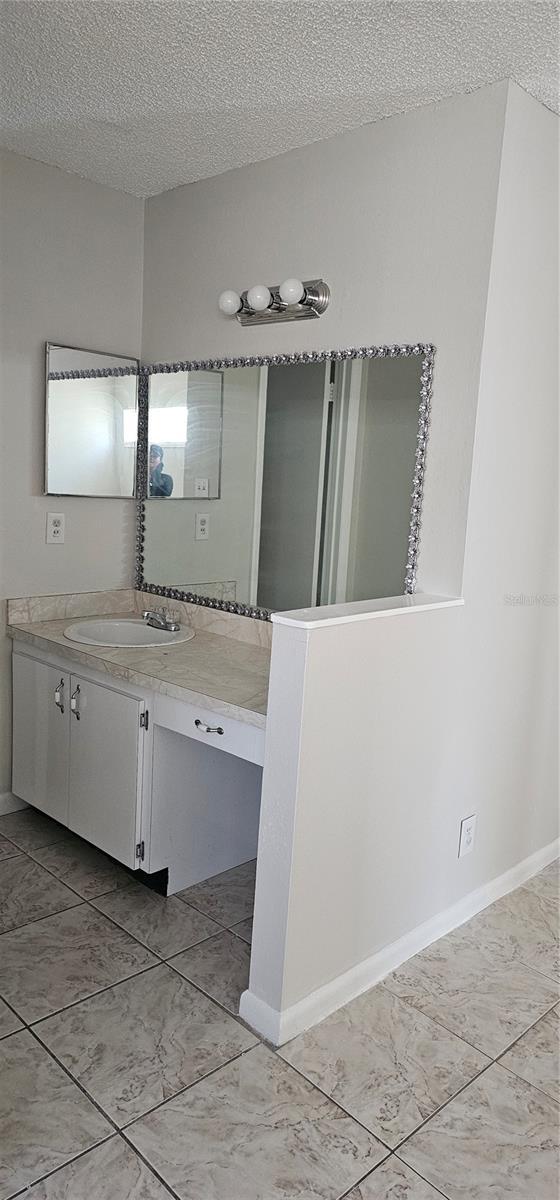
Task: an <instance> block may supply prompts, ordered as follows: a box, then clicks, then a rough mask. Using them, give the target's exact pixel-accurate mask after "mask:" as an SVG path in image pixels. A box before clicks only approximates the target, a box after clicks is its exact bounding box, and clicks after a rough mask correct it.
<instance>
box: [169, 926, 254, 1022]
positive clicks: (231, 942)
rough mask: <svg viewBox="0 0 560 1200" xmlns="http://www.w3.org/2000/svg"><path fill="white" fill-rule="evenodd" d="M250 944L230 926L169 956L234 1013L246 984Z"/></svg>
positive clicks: (195, 981) (187, 977)
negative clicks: (198, 943)
mask: <svg viewBox="0 0 560 1200" xmlns="http://www.w3.org/2000/svg"><path fill="white" fill-rule="evenodd" d="M250 961H251V947H250V946H248V945H247V943H246V942H244V941H243V940H242V938H238V937H235V936H234V934H233V933H231V932H230V931H229V930H225V931H224V932H223V933H220V934H218V936H217V937H213V938H210V939H209V941H207V942H201V944H200V945H199V946H193V948H192V950H185V952H184V953H183V954H178V955H177V957H176V958H172V959H171V961H170V965H171V966H172V967H174V968H175V970H176V971H179V972H180V973H181V975H184V976H185V979H190V980H191V981H192V983H195V984H196V986H197V987H199V988H202V991H203V992H207V993H208V995H209V996H211V997H212V999H213V1000H217V1001H218V1003H219V1004H223V1005H224V1008H228V1009H229V1011H230V1012H232V1013H235V1015H236V1016H237V1014H238V1012H239V1000H240V998H241V993H242V992H244V991H245V989H246V988H247V987H248V986H249V964H250Z"/></svg>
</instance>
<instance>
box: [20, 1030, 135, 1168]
mask: <svg viewBox="0 0 560 1200" xmlns="http://www.w3.org/2000/svg"><path fill="white" fill-rule="evenodd" d="M27 1032H28V1033H30V1034H31V1037H32V1038H34V1039H35V1041H36V1042H37V1045H38V1046H40V1047H41V1049H42V1050H44V1051H45V1054H48V1055H49V1057H50V1058H52V1060H53V1062H55V1063H56V1064H57V1066H59V1067H60V1069H61V1071H64V1074H65V1075H66V1076H67V1077H68V1079H69V1080H70V1081H71V1082H72V1083H73V1084H74V1085H75V1086H76V1087H77V1088H79V1090H80V1092H81V1093H82V1095H83V1096H85V1097H86V1100H89V1102H90V1104H93V1107H94V1108H96V1109H97V1111H98V1113H100V1115H101V1116H102V1117H104V1119H105V1120H106V1121H107V1122H108V1123H109V1125H111V1126H112V1128H113V1130H114V1132H115V1133H118V1131H119V1127H118V1125H116V1124H115V1122H114V1120H113V1118H112V1117H110V1116H109V1114H108V1113H106V1112H105V1109H103V1108H102V1107H101V1105H100V1104H99V1102H98V1101H97V1100H94V1098H93V1096H90V1093H89V1092H87V1091H86V1089H85V1087H83V1085H82V1084H81V1083H80V1081H79V1079H76V1077H75V1075H73V1074H72V1072H71V1071H69V1070H68V1067H66V1066H65V1065H64V1063H63V1062H61V1060H60V1059H59V1058H57V1056H56V1054H55V1053H54V1050H50V1049H49V1047H48V1046H45V1044H44V1042H42V1041H41V1039H40V1037H39V1036H38V1034H36V1033H35V1030H34V1029H31V1028H28V1030H27ZM101 1140H102V1141H104V1142H105V1141H107V1138H102V1139H101ZM90 1149H92V1147H91V1146H90Z"/></svg>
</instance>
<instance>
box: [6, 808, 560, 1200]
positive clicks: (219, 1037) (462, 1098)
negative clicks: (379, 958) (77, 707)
mask: <svg viewBox="0 0 560 1200" xmlns="http://www.w3.org/2000/svg"><path fill="white" fill-rule="evenodd" d="M254 878H255V871H254V863H247V864H245V865H244V866H242V867H239V868H236V869H235V870H233V871H228V872H225V873H224V874H223V875H219V876H217V877H216V878H215V879H213V880H208V881H207V882H205V883H203V884H199V885H197V886H196V887H194V888H188V889H186V890H185V891H183V892H181V893H180V894H179V895H178V896H174V897H171V898H169V899H168V900H165V899H163V898H162V897H161V896H158V895H156V894H155V893H154V892H151V891H150V890H149V889H147V888H145V887H144V886H143V885H141V884H138V883H137V882H135V881H134V880H133V879H131V877H130V875H128V874H127V872H126V871H124V870H123V869H122V868H120V867H119V866H117V865H116V864H115V863H113V862H111V861H110V860H109V859H108V858H107V857H106V856H105V855H103V854H101V853H99V852H98V851H96V850H94V849H93V848H92V847H90V846H88V845H86V843H84V842H82V841H81V840H80V839H78V838H74V837H73V836H71V835H69V834H68V831H67V830H65V829H63V828H62V827H61V826H59V825H57V824H56V823H55V822H53V821H49V820H48V819H47V818H45V817H43V816H42V815H40V814H37V813H34V812H32V811H31V810H28V811H25V812H21V813H13V814H10V815H9V816H5V817H1V818H0V930H1V931H2V932H1V933H0V1147H1V1150H0V1200H8V1197H15V1196H24V1195H25V1197H26V1200H170V1198H171V1197H173V1198H175V1200H292V1198H294V1200H295V1198H296V1197H297V1198H298V1200H342V1197H344V1198H345V1200H441V1198H442V1197H443V1198H444V1200H557V1195H558V1175H557V1171H558V1160H557V1142H558V1127H559V1112H560V1109H559V1103H560V1072H559V1053H558V1037H559V1026H560V1004H559V1003H558V1000H559V987H558V978H559V976H558V957H557V949H558V945H557V933H556V930H557V924H558V919H557V918H558V863H555V864H552V865H551V866H550V867H547V868H546V869H545V870H544V871H542V872H541V874H540V875H538V876H536V877H535V878H534V879H532V880H529V881H528V882H527V883H526V884H525V885H524V886H523V887H521V888H518V889H517V891H515V892H512V893H511V894H510V895H509V896H506V897H504V898H503V899H502V900H499V901H498V902H497V903H496V904H494V905H492V906H491V907H490V908H488V909H486V910H485V911H484V912H483V913H480V914H479V915H478V916H477V917H475V918H473V920H472V921H470V922H468V924H466V925H463V926H462V927H461V928H460V929H457V930H455V931H454V932H453V933H452V934H449V935H448V937H445V938H442V939H441V940H440V941H439V942H437V943H435V944H434V945H432V946H430V947H429V948H428V949H427V950H424V951H423V952H422V953H421V954H418V955H417V956H416V958H414V959H411V960H410V961H409V962H407V963H405V964H404V965H403V966H402V967H400V968H399V969H398V970H397V971H395V972H393V974H391V975H390V976H388V977H387V979H385V980H384V982H383V983H382V984H379V985H378V986H377V987H375V988H373V989H372V990H371V991H369V992H367V993H365V994H364V995H362V996H360V997H358V998H357V999H356V1000H354V1001H352V1002H351V1003H350V1004H348V1005H346V1006H345V1008H343V1009H341V1010H339V1011H338V1012H336V1013H334V1014H333V1015H332V1016H330V1017H327V1019H326V1020H325V1021H323V1022H322V1023H321V1024H320V1025H318V1026H315V1028H314V1029H312V1030H309V1031H308V1032H307V1033H305V1034H302V1035H301V1036H300V1037H298V1038H296V1039H295V1040H294V1041H293V1042H291V1043H289V1044H288V1045H286V1046H284V1047H282V1048H281V1050H280V1051H278V1052H274V1051H272V1050H271V1049H270V1047H268V1046H266V1045H263V1044H262V1043H261V1042H260V1040H259V1039H258V1038H257V1037H256V1036H255V1035H254V1034H253V1033H252V1032H251V1031H250V1030H248V1029H247V1028H246V1026H245V1025H244V1024H243V1022H241V1021H240V1020H239V1019H238V1017H237V1012H238V1004H239V996H240V993H241V992H242V991H243V989H244V988H245V987H246V986H247V980H248V972H249V955H250V941H251V932H252V909H253V895H254Z"/></svg>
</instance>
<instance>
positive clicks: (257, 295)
mask: <svg viewBox="0 0 560 1200" xmlns="http://www.w3.org/2000/svg"><path fill="white" fill-rule="evenodd" d="M271 300H272V296H271V295H270V292H269V290H268V288H267V287H266V286H265V284H264V283H256V284H255V286H254V287H252V288H249V291H248V292H247V304H248V305H249V308H252V309H253V312H264V311H265V309H267V308H268V306H269V304H270V301H271Z"/></svg>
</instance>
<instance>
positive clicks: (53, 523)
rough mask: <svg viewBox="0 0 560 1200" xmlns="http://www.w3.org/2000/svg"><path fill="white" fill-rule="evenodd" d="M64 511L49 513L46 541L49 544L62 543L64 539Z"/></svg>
mask: <svg viewBox="0 0 560 1200" xmlns="http://www.w3.org/2000/svg"><path fill="white" fill-rule="evenodd" d="M64 525H65V519H64V513H47V534H46V538H45V541H46V542H47V544H48V545H49V546H55V545H57V544H58V545H60V546H61V545H62V543H63V541H64Z"/></svg>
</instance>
